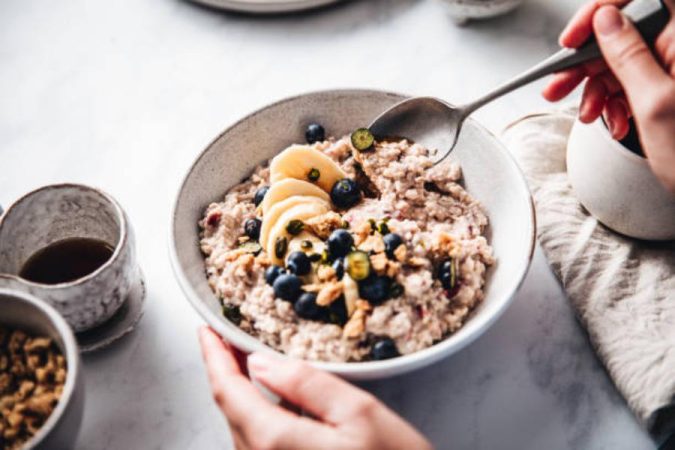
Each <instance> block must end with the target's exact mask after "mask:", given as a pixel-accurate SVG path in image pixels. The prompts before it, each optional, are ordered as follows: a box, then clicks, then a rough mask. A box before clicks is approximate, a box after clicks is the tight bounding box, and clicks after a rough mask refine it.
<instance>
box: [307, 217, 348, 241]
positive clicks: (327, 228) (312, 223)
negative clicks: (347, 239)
mask: <svg viewBox="0 0 675 450" xmlns="http://www.w3.org/2000/svg"><path fill="white" fill-rule="evenodd" d="M305 226H306V227H307V229H308V230H309V231H311V232H312V233H314V234H315V235H317V236H318V237H320V238H321V239H328V236H330V234H331V233H332V232H333V231H334V230H336V229H338V228H340V227H342V216H340V214H338V213H336V212H335V211H329V212H327V213H326V214H322V215H320V216H316V217H312V218H311V219H307V220H306V221H305Z"/></svg>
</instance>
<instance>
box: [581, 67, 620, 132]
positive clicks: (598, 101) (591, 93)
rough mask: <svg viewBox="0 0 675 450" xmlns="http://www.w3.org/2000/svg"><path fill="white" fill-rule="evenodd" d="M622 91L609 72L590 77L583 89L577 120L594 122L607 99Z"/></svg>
mask: <svg viewBox="0 0 675 450" xmlns="http://www.w3.org/2000/svg"><path fill="white" fill-rule="evenodd" d="M621 91H622V88H621V84H619V81H618V80H617V79H616V78H615V77H614V75H612V73H611V72H604V73H601V74H599V75H596V76H594V77H591V78H590V79H589V80H588V82H587V83H586V86H585V88H584V93H583V95H582V99H581V107H580V108H579V119H580V120H581V121H582V122H584V123H591V122H593V121H595V120H596V119H597V118H598V117H600V114H601V113H602V111H603V109H604V108H605V105H606V104H607V98H608V97H609V96H612V95H615V94H618V93H620V92H621Z"/></svg>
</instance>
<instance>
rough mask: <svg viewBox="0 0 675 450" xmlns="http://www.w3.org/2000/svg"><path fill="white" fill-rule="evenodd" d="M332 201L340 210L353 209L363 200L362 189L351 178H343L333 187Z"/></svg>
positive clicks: (331, 191)
mask: <svg viewBox="0 0 675 450" xmlns="http://www.w3.org/2000/svg"><path fill="white" fill-rule="evenodd" d="M330 199H331V201H332V202H333V204H334V205H335V206H337V207H338V208H341V209H346V208H351V207H352V206H354V205H356V204H357V203H358V202H359V200H361V188H360V187H359V184H358V183H357V182H356V181H354V180H352V179H351V178H343V179H341V180H340V181H338V182H337V183H335V184H334V185H333V188H332V189H331V190H330Z"/></svg>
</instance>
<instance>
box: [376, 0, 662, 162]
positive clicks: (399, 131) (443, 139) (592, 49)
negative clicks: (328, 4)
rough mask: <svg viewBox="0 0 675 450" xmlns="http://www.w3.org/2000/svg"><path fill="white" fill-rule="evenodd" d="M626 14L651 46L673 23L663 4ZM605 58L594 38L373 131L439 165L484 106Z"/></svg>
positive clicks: (635, 7)
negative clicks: (427, 153) (458, 99)
mask: <svg viewBox="0 0 675 450" xmlns="http://www.w3.org/2000/svg"><path fill="white" fill-rule="evenodd" d="M623 13H624V14H625V15H626V16H627V17H628V18H629V19H630V20H632V21H633V23H635V25H636V26H637V28H638V30H639V31H640V34H642V36H643V38H644V39H645V40H646V41H647V42H648V43H649V44H650V45H653V43H654V41H655V39H656V37H657V36H658V35H659V33H660V32H661V31H662V30H663V28H664V27H665V26H666V24H667V23H668V20H669V19H670V14H669V11H668V8H666V6H665V5H664V4H663V1H661V0H634V1H633V2H632V3H629V4H628V5H627V6H626V7H625V8H623ZM601 56H602V55H601V52H600V48H599V47H598V44H597V43H596V42H595V39H594V38H593V37H591V38H590V39H589V41H588V42H586V43H585V44H584V45H583V46H581V47H580V48H578V49H576V50H574V49H562V50H560V51H558V52H557V53H555V54H554V55H552V56H550V57H549V58H547V59H545V60H544V61H542V62H541V63H539V64H537V65H536V66H534V67H532V68H531V69H529V70H527V71H526V72H524V73H522V74H521V75H518V76H517V77H515V78H513V79H512V80H510V81H508V82H506V83H504V84H502V85H501V86H499V87H497V88H496V89H494V90H493V91H492V92H489V93H488V94H486V95H484V96H483V97H481V98H479V99H477V100H475V101H473V102H471V103H468V104H466V105H463V106H453V105H451V104H449V103H446V102H444V101H443V100H440V99H437V98H434V97H414V98H410V99H408V100H404V101H402V102H401V103H398V104H396V105H394V106H393V107H391V108H390V109H388V110H387V111H385V112H384V113H382V114H381V115H380V116H379V117H378V118H376V119H375V121H373V123H372V124H370V127H369V128H370V131H371V132H372V133H373V134H374V135H375V136H376V137H380V138H386V137H406V138H408V139H411V140H413V141H415V142H418V143H420V144H422V145H424V146H425V147H427V148H429V149H433V150H434V151H435V154H433V155H432V158H433V160H434V162H435V163H436V164H438V163H440V162H441V161H443V160H444V159H445V158H446V157H447V156H448V155H449V154H450V152H452V150H453V148H454V147H455V144H456V143H457V138H458V136H459V132H460V130H461V128H462V124H463V123H464V120H465V119H466V118H467V117H468V116H469V115H470V114H471V113H473V112H474V111H475V110H477V109H478V108H480V107H481V106H483V105H485V104H487V103H489V102H491V101H492V100H495V99H497V98H499V97H501V96H502V95H504V94H507V93H509V92H511V91H513V90H515V89H517V88H519V87H521V86H524V85H526V84H528V83H531V82H532V81H535V80H538V79H539V78H541V77H543V76H545V75H549V74H551V73H554V72H559V71H561V70H565V69H569V68H570V67H573V66H576V65H579V64H581V63H584V62H587V61H590V60H592V59H595V58H599V57H601Z"/></svg>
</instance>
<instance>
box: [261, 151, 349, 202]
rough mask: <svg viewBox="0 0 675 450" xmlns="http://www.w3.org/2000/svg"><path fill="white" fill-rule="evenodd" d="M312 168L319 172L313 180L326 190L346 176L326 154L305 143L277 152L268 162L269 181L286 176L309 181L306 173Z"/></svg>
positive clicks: (278, 179)
mask: <svg viewBox="0 0 675 450" xmlns="http://www.w3.org/2000/svg"><path fill="white" fill-rule="evenodd" d="M312 169H316V170H318V172H319V178H318V179H317V180H316V181H313V183H315V184H316V185H317V186H319V187H320V188H321V189H323V190H324V191H326V192H330V190H331V189H332V188H333V185H334V184H335V183H336V182H337V181H339V180H341V179H343V178H346V177H347V174H346V173H345V172H344V171H343V170H342V169H341V168H340V167H339V166H338V165H337V164H336V163H335V162H334V161H333V160H332V159H330V158H329V157H328V156H326V155H325V154H323V153H321V152H320V151H319V150H314V149H313V148H311V147H308V146H306V145H292V146H290V147H288V148H287V149H286V150H284V151H283V152H281V153H279V154H278V155H277V156H275V157H274V159H272V162H271V163H270V181H271V183H272V184H274V183H277V182H279V181H281V180H283V179H286V178H295V179H297V180H303V181H310V180H309V178H308V174H309V172H310V171H311V170H312Z"/></svg>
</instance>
